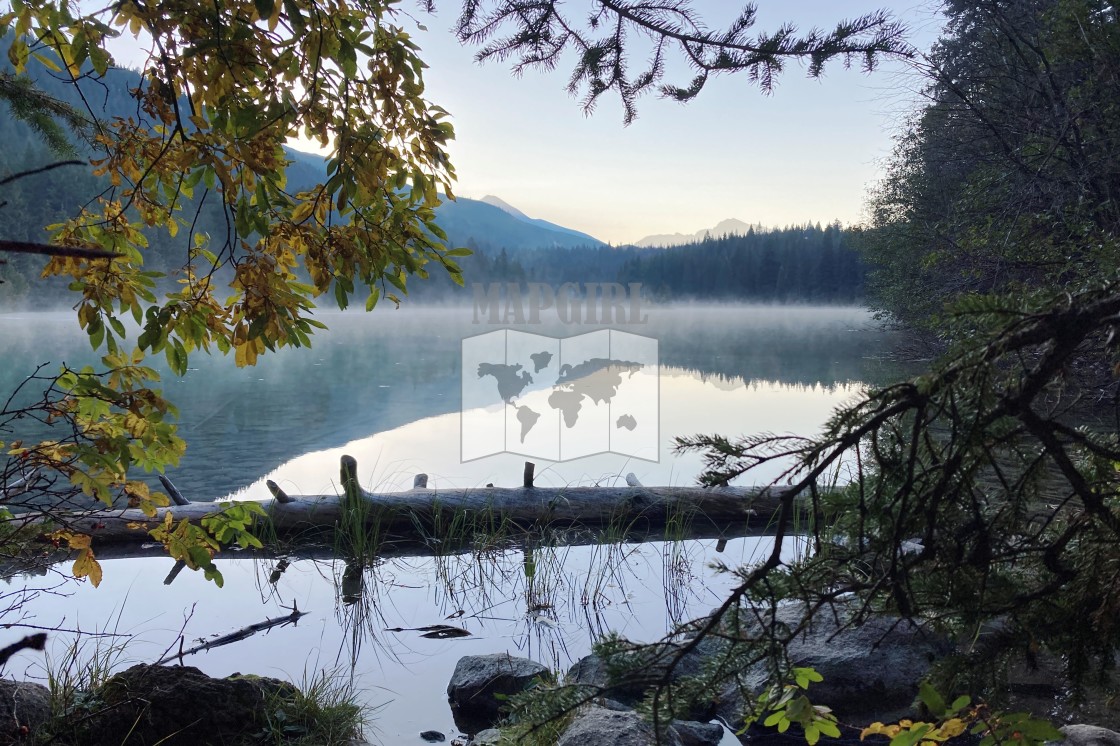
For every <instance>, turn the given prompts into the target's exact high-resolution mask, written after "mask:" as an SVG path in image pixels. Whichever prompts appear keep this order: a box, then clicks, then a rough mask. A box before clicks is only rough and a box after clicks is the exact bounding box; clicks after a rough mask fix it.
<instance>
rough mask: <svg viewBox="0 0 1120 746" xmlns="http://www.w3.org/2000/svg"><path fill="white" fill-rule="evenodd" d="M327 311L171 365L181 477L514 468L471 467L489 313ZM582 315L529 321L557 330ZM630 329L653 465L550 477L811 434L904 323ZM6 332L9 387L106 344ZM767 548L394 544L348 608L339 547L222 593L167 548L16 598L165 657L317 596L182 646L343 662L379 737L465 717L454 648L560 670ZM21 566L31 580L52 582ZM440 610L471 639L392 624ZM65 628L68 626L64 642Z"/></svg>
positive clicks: (227, 486) (4, 382) (260, 663)
mask: <svg viewBox="0 0 1120 746" xmlns="http://www.w3.org/2000/svg"><path fill="white" fill-rule="evenodd" d="M323 320H324V321H326V322H327V324H328V325H329V326H330V327H331V331H330V332H329V333H323V334H321V335H318V336H317V337H316V339H315V344H314V347H313V348H312V349H310V350H291V351H283V352H281V353H279V354H277V355H275V356H271V357H269V358H266V359H264V360H263V361H262V363H261V364H260V365H258V366H257V367H256V368H253V369H248V370H237V369H235V368H234V367H233V365H232V361H230V360H222V359H210V358H206V357H204V356H196V357H195V358H192V361H191V366H192V368H191V370H189V371H188V373H187V375H186V376H184V377H183V378H182V379H178V378H174V377H166V376H165V378H164V382H163V386H164V389H165V393H166V394H167V395H168V396H169V397H170V398H171V399H172V400H173V401H174V402H175V403H176V404H177V405H178V406H179V408H180V412H181V423H182V427H181V432H182V435H183V436H184V437H185V439H186V440H187V442H188V443H189V450H188V453H187V456H186V457H185V458H184V460H183V462H182V464H181V465H180V466H179V468H177V469H174V470H170V471H169V472H168V474H169V476H171V478H172V480H173V481H174V482H175V483H176V485H177V486H178V487H179V488H180V490H181V491H182V492H183V493H184V494H186V495H187V496H188V497H190V498H191V499H194V500H214V499H221V498H224V497H231V496H232V497H238V498H263V497H266V496H267V494H268V493H267V490H266V489H265V487H264V481H265V480H266V479H273V480H275V481H277V482H278V483H280V485H281V486H282V487H284V488H285V489H286V490H287V491H289V492H290V493H312V494H315V493H322V492H334V491H335V484H336V482H337V472H338V459H339V457H340V456H341V455H342V454H344V453H345V454H350V455H353V456H355V457H356V458H357V460H358V464H359V475H360V478H361V480H362V481H363V483H364V484H365V485H366V486H367V487H368V488H369V489H396V488H407V487H411V485H412V477H413V475H414V474H415V473H417V472H425V473H427V474H429V475H430V481H429V486H435V487H472V486H481V485H484V484H487V483H494V484H496V485H499V486H506V485H510V486H512V485H516V484H519V483H520V479H521V466H522V463H523V461H524V460H525V459H524V457H522V456H515V455H511V454H503V455H498V456H492V457H488V458H483V459H479V460H475V461H471V462H469V463H461V453H462V446H463V443H462V440H461V438H463V437H464V435H463V432H462V424H461V423H462V422H463V421H464V420H463V418H461V414H460V413H461V407H462V403H461V390H462V388H461V376H462V371H461V367H462V366H461V363H460V360H461V354H462V353H461V350H462V340H463V339H464V338H465V337H469V336H472V335H477V334H480V333H484V332H489V331H492V330H493V327H486V326H478V325H474V324H473V323H472V317H471V313H470V311H469V310H453V309H443V310H434V309H431V310H423V309H413V310H407V311H406V310H399V311H394V310H392V309H384V310H382V309H379V310H378V311H377V312H375V313H374V314H372V315H352V314H333V315H332V314H328V315H326V316H324V317H323ZM588 330H589V329H587V328H572V327H555V328H550V327H528V328H525V331H528V332H532V333H535V334H545V335H553V336H557V337H565V336H570V335H573V334H577V333H581V332H584V331H588ZM625 331H627V332H630V333H636V334H641V335H645V336H648V337H652V338H656V339H657V341H658V348H659V373H660V375H659V394H658V401H657V402H656V404H657V406H658V408H659V412H660V422H659V430H658V442H659V449H658V451H657V452H656V453H651V454H648V459H646V460H639V459H634V458H627V457H624V456H618V455H614V454H608V455H600V456H592V457H588V458H583V459H579V460H575V461H570V462H564V463H548V462H544V461H540V460H537V474H538V477H537V482H538V484H542V485H558V486H559V485H570V484H614V483H617V482H620V481H621V479H622V475H625V474H626V473H628V472H634V473H635V474H636V475H637V476H638V477H639V478H640V479H641V480H642V482H643V483H645V484H650V485H655V484H690V483H693V482H694V480H695V478H696V475H697V473H698V471H699V469H700V462H699V458H698V457H697V456H695V455H688V456H683V457H682V456H677V455H675V454H673V453H672V449H671V439H672V437H673V436H675V435H687V434H693V433H698V432H703V433H726V434H750V433H760V432H793V433H798V434H812V433H813V432H815V431H817V430H818V429H819V427H820V425H821V423H823V421H824V420H825V419H826V418H827V417H828V415H829V413H830V412H831V411H832V409H833V408H834V407H835V406H837V405H838V404H840V403H842V402H844V401H846V400H848V399H850V398H851V397H853V396H855V395H857V394H858V393H859V391H860V390H861V389H862V388H863V387H864V386H865V385H867V384H868V383H872V382H878V381H884V380H886V379H888V378H889V377H890V376H892V375H894V371H893V370H892V368H891V366H890V365H889V364H887V363H884V362H883V355H884V354H885V353H886V352H887V351H888V350H889V348H890V345H891V342H892V340H891V339H890V338H889V335H887V334H886V333H884V332H882V331H880V330H878V329H877V328H876V327H875V326H874V324H873V322H872V320H871V318H870V317H869V315H868V314H867V313H866V312H865V311H862V310H860V309H812V308H760V307H746V306H728V307H720V308H680V307H676V308H672V309H660V310H659V309H654V310H652V311H651V312H650V323H649V324H648V325H645V326H640V327H628V328H626V329H625ZM0 350H2V352H0V386H2V387H3V390H5V391H6V390H8V389H10V388H12V386H13V385H14V384H16V383H18V381H19V380H21V379H22V378H23V377H24V376H26V375H27V374H28V373H29V372H30V371H31V370H33V369H34V366H35V365H36V364H39V363H49V364H50V366H52V367H56V366H57V365H59V364H60V363H63V362H65V363H68V364H71V365H78V364H83V363H86V362H93V360H92V358H93V355H92V354H91V352H90V350H89V348H88V344H87V343H86V342H85V340H84V338H83V336H82V335H81V334H80V332H77V333H76V332H75V324H74V322H73V320H72V317H71V316H70V315H68V314H67V315H62V314H59V315H57V316H56V315H36V316H28V315H7V316H4V315H0ZM465 437H468V438H469V437H470V433H467V434H466V436H465ZM775 468H777V467H775ZM774 474H775V472H769V473H759V474H758V475H757V476H756V477H755V478H754V479H753V480H752V481H759V482H761V481H763V480H764V479H769V478H771V477H773V476H774ZM768 550H769V543H768V540H767V539H766V538H765V537H762V538H746V539H737V540H733V541H731V542H729V543H728V544H727V546H726V547H725V548H723V551H722V552H719V553H717V551H716V543H715V542H714V541H688V542H650V543H645V544H611V545H594V546H576V547H559V548H547V547H545V548H539V549H536V550H535V551H534V553H533V556H532V563H531V564H532V566H533V568H534V571H533V572H531V573H529V572H527V571H526V558H525V555H524V551H523V550H521V549H504V550H495V551H492V552H489V553H486V554H483V555H477V554H475V555H450V556H445V557H435V558H433V557H412V558H409V557H399V558H384V559H383V561H381V562H380V564H378V565H377V566H375V567H372V568H366V569H365V570H364V571H363V572H362V588H363V592H362V594H361V596H360V598H359V599H358V600H357V602H354V603H346V602H344V601H342V600H341V599H340V596H339V593H338V592H337V590H336V588H337V587H338V585H339V584H340V583H341V582H342V578H343V575H344V574H345V573H346V567H345V564H344V563H343V562H342V561H329V560H323V561H311V560H298V561H294V562H292V564H291V566H290V567H288V568H287V569H286V571H284V572H283V573H282V574H281V575H280V576H279V579H278V580H277V582H275V583H270V582H269V580H270V576H272V575H273V571H274V570H275V569H277V568H276V561H274V560H255V561H254V560H236V559H226V560H223V561H222V562H221V564H220V568H221V569H222V572H223V573H224V575H225V579H226V584H225V587H224V588H222V589H219V588H216V587H214V586H213V585H212V584H209V583H207V582H205V581H204V580H203V578H202V577H201V576H199V575H197V574H193V573H189V572H186V573H183V574H182V575H181V576H180V577H179V578H178V579H177V580H175V582H174V583H172V584H171V585H169V586H168V585H164V584H163V579H164V576H165V575H166V573H167V571H168V570H169V569H170V567H171V564H172V563H171V560H170V559H166V560H151V559H125V560H107V561H106V562H105V580H104V582H103V583H102V585H101V587H100V588H97V589H93V588H90V587H88V586H78V587H76V588H74V587H72V586H66V587H64V588H63V589H61V590H63V591H64V592H65V593H66V594H67V595H55V594H44V595H41V596H40V597H39V598H38V599H36V600H35V601H34V602H32V603H30V604H28V605H27V606H26V607H25V609H24V613H25V614H26V615H28V617H27V618H26V619H25V620H24V621H27V622H29V623H33V624H41V625H44V626H53V625H60V624H61V625H63V626H65V627H67V628H76V629H82V630H85V631H92V630H101V631H105V630H109V631H113V632H116V633H119V634H122V635H128V637H127V638H103V639H102V641H101V645H102V646H103V647H104V646H105V645H107V644H110V641H111V640H112V639H127V643H128V644H127V646H126V647H125V649H124V650H123V652H122V653H120V654H119V655H118V656H117V658H116V661H115V664H116V665H118V666H125V665H128V664H130V663H134V662H139V661H149V662H150V661H154V660H156V659H158V658H159V657H161V655H162V654H163V652H164V651H165V650H166V649H167V648H169V647H171V646H173V645H176V641H177V638H178V635H179V634H180V632H182V634H183V635H184V637H185V638H186V645H187V646H188V647H189V646H190V645H191V644H193V643H194V642H195V639H196V638H207V637H211V636H214V635H219V634H226V633H229V632H233V631H235V630H237V629H239V628H241V627H243V626H246V625H249V624H253V623H255V622H260V621H262V620H264V619H265V618H268V617H275V616H279V615H283V614H285V613H286V610H285V607H290V606H291V605H292V604H293V603H296V604H297V605H298V607H299V609H300V610H306V611H308V612H309V614H308V616H306V617H304V618H303V619H301V620H300V622H299V624H298V625H297V626H295V627H291V626H288V627H283V628H276V629H273V630H271V631H270V632H268V633H267V634H260V635H257V636H255V637H252V638H250V639H248V640H245V641H242V642H239V643H236V644H234V645H231V646H228V647H222V648H216V649H214V650H211V651H209V652H207V653H202V654H199V655H195V656H192V657H190V658H188V659H186V661H185V662H187V663H189V664H191V665H196V666H199V667H200V668H202V669H203V670H205V671H207V672H208V673H211V674H215V675H225V674H229V673H233V672H235V671H244V672H253V673H259V674H265V675H275V676H279V677H282V678H286V679H290V680H294V681H297V682H298V681H300V680H302V679H304V678H307V677H310V676H313V675H314V674H315V673H316V672H317V671H320V670H324V669H325V670H330V671H337V672H340V673H341V674H343V676H344V677H345V678H346V679H347V680H350V681H352V683H353V685H354V686H355V687H356V688H357V689H358V690H359V691H360V693H361V697H362V699H363V700H364V701H365V702H367V703H369V704H371V705H374V706H376V707H378V708H379V709H378V711H377V712H376V714H375V717H374V720H373V727H372V730H371V732H370V733H369V736H370V737H371V740H374V741H380V742H382V743H386V744H397V743H403V744H409V743H417V744H419V743H422V741H421V740H420V739H419V736H418V734H419V732H420V731H421V730H427V729H430V728H435V729H437V730H442V731H444V732H445V733H449V734H453V733H456V732H457V731H456V728H455V724H454V722H453V721H452V717H451V713H450V710H449V708H448V707H447V704H446V697H445V695H444V693H443V690H444V688H445V686H446V683H447V681H448V679H449V677H450V675H451V672H452V670H453V669H454V666H455V662H456V661H457V660H458V658H459V657H460V656H462V655H466V654H474V653H492V652H500V651H509V652H511V653H513V654H517V655H527V656H529V657H533V658H535V659H536V660H539V661H541V662H543V663H546V664H548V665H550V666H552V667H553V668H556V669H561V670H562V669H566V668H567V667H568V666H569V665H570V664H571V663H572V662H573V661H574V660H577V659H578V658H579V657H581V656H582V655H584V654H586V652H587V651H588V649H589V648H590V646H591V644H592V643H593V641H594V640H595V639H597V638H598V636H600V635H601V634H602V633H604V632H605V631H606V630H615V631H618V632H620V633H621V634H624V635H625V636H627V637H628V638H630V639H632V640H635V641H649V640H654V639H656V638H658V637H660V636H661V635H662V634H664V633H665V632H666V630H667V629H669V628H670V627H671V626H672V625H673V624H675V623H678V622H681V621H685V620H687V619H689V618H692V617H695V616H697V615H700V614H703V613H706V612H707V611H708V610H710V609H711V608H712V607H713V606H715V605H717V604H718V603H719V602H720V601H721V600H722V598H723V596H724V594H725V592H726V590H727V589H728V588H729V587H730V579H728V578H726V577H723V576H718V575H717V574H716V573H715V572H714V571H713V570H711V569H710V568H709V564H710V563H711V561H712V560H713V559H719V560H720V561H721V562H724V563H726V564H729V565H737V564H742V563H749V562H751V561H754V560H755V559H756V558H757V557H759V556H760V555H762V554H763V553H765V552H767V551H768ZM353 580H354V573H353V572H351V573H350V581H351V584H353ZM11 583H12V585H13V587H20V586H23V585H25V584H26V585H27V586H29V587H32V588H36V587H44V586H46V585H49V584H50V580H49V578H44V577H30V578H12V579H11ZM446 617H454V619H455V621H454V623H455V624H461V625H462V626H463V627H464V628H465V629H467V630H469V631H470V632H471V633H472V635H471V636H470V637H467V638H462V639H455V640H430V639H424V638H422V637H420V634H419V633H418V632H386V631H385V630H386V629H387V628H396V627H404V628H410V627H421V626H426V625H431V624H436V623H440V622H442V621H444V619H445V618H446ZM4 621H5V622H7V621H9V618H5V620H4ZM70 641H71V637H70V636H68V635H55V636H54V638H53V639H52V643H53V644H54V648H53V650H52V656H53V657H54V659H56V660H57V659H58V658H59V657H60V656H61V655H62V651H63V649H64V647H65V646H66V645H67V644H69V642H70ZM95 645H96V642H95V641H94V640H93V639H87V640H86V642H85V643H84V648H83V655H87V656H89V655H93V654H94V649H95ZM10 670H11V671H12V672H13V673H26V675H28V676H36V677H42V676H44V672H43V663H42V660H41V659H38V658H36V657H35V656H34V655H31V654H27V653H24V654H21V658H20V660H19V662H18V663H17V664H16V667H15V668H12V669H10Z"/></svg>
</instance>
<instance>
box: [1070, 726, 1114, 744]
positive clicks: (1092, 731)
mask: <svg viewBox="0 0 1120 746" xmlns="http://www.w3.org/2000/svg"><path fill="white" fill-rule="evenodd" d="M1058 730H1060V731H1061V732H1062V733H1065V734H1066V740H1064V741H1062V742H1061V744H1062V746H1120V733H1117V732H1116V731H1114V730H1109V729H1108V728H1101V727H1099V726H1096V725H1063V726H1062V727H1061V728H1058Z"/></svg>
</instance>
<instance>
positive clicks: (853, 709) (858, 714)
mask: <svg viewBox="0 0 1120 746" xmlns="http://www.w3.org/2000/svg"><path fill="white" fill-rule="evenodd" d="M801 615H802V607H801V606H800V605H797V604H790V605H789V606H784V607H781V608H779V609H778V612H777V615H776V616H777V618H776V621H777V623H778V624H781V625H787V626H788V627H790V628H792V627H794V626H795V625H796V624H798V623H799V622H800V619H801ZM751 624H754V623H753V622H752V623H751ZM744 626H745V627H749V626H750V624H744ZM951 650H952V647H951V645H950V643H949V642H948V640H946V639H945V638H943V637H940V636H937V635H935V634H933V633H930V632H929V631H927V630H925V629H922V628H920V627H917V626H916V625H913V624H911V623H909V622H906V621H904V620H901V619H898V618H896V617H889V616H879V617H872V618H870V619H868V620H866V621H865V622H864V623H863V624H861V625H860V626H858V627H848V628H845V629H843V630H840V625H839V624H838V623H837V620H836V619H835V618H834V617H833V616H832V614H831V613H829V614H822V615H820V616H819V617H818V619H817V620H815V621H814V623H813V625H812V626H811V627H809V628H807V629H806V630H804V631H803V632H802V633H801V634H799V635H798V636H797V637H796V638H795V639H794V640H793V642H792V643H791V644H790V645H789V647H788V652H789V659H790V662H791V663H792V664H793V665H794V666H805V667H809V668H813V669H815V670H816V672H817V673H819V674H820V675H821V676H822V677H824V681H821V682H818V683H814V684H812V685H811V686H810V687H809V691H808V696H809V699H810V700H811V701H812V702H813V703H814V704H819V705H827V706H828V707H831V708H832V710H833V712H834V713H835V714H836V715H837V717H839V718H840V720H841V721H844V722H855V723H860V722H872V721H876V720H879V721H883V722H890V721H892V720H897V719H899V718H900V717H904V716H906V715H907V714H908V713H909V710H910V707H911V705H912V703H913V701H914V698H915V697H916V695H917V693H918V684H919V683H920V682H921V680H922V679H923V678H924V677H925V676H926V674H927V673H928V672H929V669H930V666H931V665H932V664H933V662H934V661H936V660H938V659H939V658H941V657H943V656H945V655H947V654H948V653H950V652H951ZM766 676H767V673H766V671H765V669H764V668H763V667H761V666H760V667H756V668H755V669H753V670H749V671H746V672H744V673H743V674H741V675H740V677H739V682H738V684H731V685H729V686H728V687H727V688H725V689H724V691H723V692H722V693H721V695H720V698H719V701H720V704H719V708H718V714H719V715H720V717H722V718H723V719H724V720H725V721H726V722H728V723H729V724H731V727H732V728H736V727H738V726H739V725H741V724H742V722H743V721H742V718H741V717H740V714H741V712H742V709H743V694H742V690H743V689H745V690H747V691H750V692H755V693H757V692H759V691H761V690H762V688H763V686H765V683H766ZM740 687H742V688H740Z"/></svg>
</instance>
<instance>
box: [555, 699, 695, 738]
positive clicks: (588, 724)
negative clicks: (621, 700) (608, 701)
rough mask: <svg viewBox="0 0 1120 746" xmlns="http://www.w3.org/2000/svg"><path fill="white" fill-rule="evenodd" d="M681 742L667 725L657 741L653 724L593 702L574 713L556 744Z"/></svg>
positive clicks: (633, 714) (631, 714) (638, 716)
mask: <svg viewBox="0 0 1120 746" xmlns="http://www.w3.org/2000/svg"><path fill="white" fill-rule="evenodd" d="M654 743H657V744H659V746H683V744H682V742H681V739H680V736H678V735H677V734H676V732H674V731H673V729H671V728H670V729H668V730H667V732H666V733H665V734H664V735H663V736H662V737H661V740H660V741H658V740H657V738H656V737H655V735H654V732H653V727H652V726H650V724H649V723H647V722H646V721H644V720H642V718H641V716H640V715H638V713H636V712H632V711H631V712H619V711H618V710H608V709H606V708H604V707H596V706H594V705H592V706H589V707H584V708H582V709H581V710H580V711H579V712H578V713H576V716H575V719H574V720H572V723H571V725H569V726H568V727H567V728H566V729H565V730H564V733H563V735H561V736H560V740H559V741H558V742H557V746H650V744H654Z"/></svg>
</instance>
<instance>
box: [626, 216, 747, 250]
mask: <svg viewBox="0 0 1120 746" xmlns="http://www.w3.org/2000/svg"><path fill="white" fill-rule="evenodd" d="M751 228H754V229H755V230H756V231H757V230H760V229H761V228H762V226H761V225H754V226H752V225H750V224H749V223H744V222H743V221H742V220H736V219H735V218H728V219H727V220H721V221H720V222H719V223H717V224H716V225H715V226H714V227H712V228H704V229H702V230H698V231H696V232H695V233H661V234H655V235H652V236H646V237H645V238H642V239H639V240H637V241H635V242H634V244H633V245H634V246H682V245H684V244H686V243H694V242H696V241H703V240H704V238H705V237H707V236H711V237H712V238H723V237H724V236H745V235H746V234H747V231H749V230H750V229H751Z"/></svg>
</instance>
